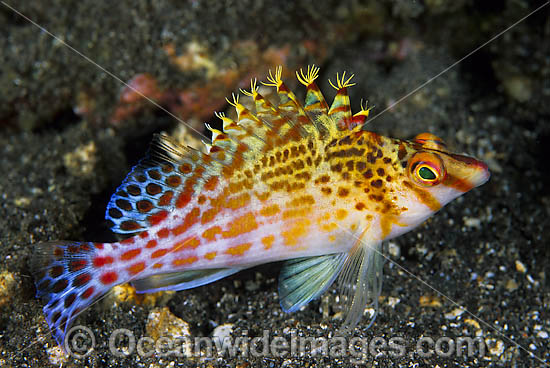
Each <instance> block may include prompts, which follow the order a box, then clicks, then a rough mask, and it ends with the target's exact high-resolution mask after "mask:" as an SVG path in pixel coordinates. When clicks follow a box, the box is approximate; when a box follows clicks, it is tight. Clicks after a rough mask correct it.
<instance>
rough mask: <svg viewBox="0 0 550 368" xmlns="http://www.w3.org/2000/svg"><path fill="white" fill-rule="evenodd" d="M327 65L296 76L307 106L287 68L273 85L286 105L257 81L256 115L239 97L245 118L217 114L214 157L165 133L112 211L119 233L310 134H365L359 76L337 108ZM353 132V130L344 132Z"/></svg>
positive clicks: (340, 88) (340, 90)
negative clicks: (324, 81)
mask: <svg viewBox="0 0 550 368" xmlns="http://www.w3.org/2000/svg"><path fill="white" fill-rule="evenodd" d="M318 74H319V68H317V67H315V66H313V65H312V66H310V67H308V69H307V72H306V73H305V74H304V72H303V71H300V73H299V74H298V73H296V75H297V78H298V80H299V81H300V83H302V84H304V85H305V86H306V87H307V93H306V101H305V107H302V105H301V104H300V102H298V100H297V98H296V96H295V95H294V93H293V92H292V91H290V90H289V89H288V88H287V87H286V85H285V84H284V83H283V81H282V79H281V76H282V68H281V67H278V68H277V69H276V70H275V73H273V72H272V71H270V72H269V75H268V78H267V79H268V82H262V83H263V84H264V85H266V86H272V87H276V88H277V94H278V96H279V99H280V104H279V105H278V106H274V105H272V104H271V103H270V102H269V101H268V100H267V99H265V98H264V97H263V96H262V95H261V94H260V93H259V92H258V88H257V83H256V81H255V80H252V81H251V84H250V87H251V90H250V92H247V91H243V90H241V92H242V93H243V94H245V95H247V96H249V97H252V99H253V101H254V105H255V110H256V111H255V113H253V112H251V111H249V110H248V109H247V108H246V107H245V106H244V105H243V104H241V103H240V102H239V97H238V95H233V98H232V100H228V102H229V104H230V105H232V106H233V107H234V108H235V110H236V111H237V121H234V120H232V119H230V118H229V117H226V116H225V115H224V114H223V113H216V116H217V117H218V118H220V119H221V120H222V125H223V128H222V130H217V129H213V128H212V127H210V126H209V125H207V128H208V129H209V130H210V131H211V132H212V142H211V143H205V145H206V148H207V153H202V152H200V151H198V150H196V149H193V148H191V147H183V146H181V145H179V144H178V143H177V142H175V141H173V140H172V139H170V138H169V137H166V136H160V135H157V136H155V138H154V139H153V142H152V143H151V147H150V150H149V152H148V155H147V156H146V157H145V158H144V159H143V160H141V161H140V162H139V164H138V165H136V166H135V167H134V168H133V169H132V171H131V172H130V174H128V176H127V177H126V179H125V180H124V181H123V183H122V184H121V185H120V187H119V188H118V189H117V191H116V192H115V194H114V195H113V196H112V197H111V200H110V202H109V204H108V206H107V213H106V218H107V219H108V220H111V221H112V222H113V223H114V225H113V227H112V229H113V231H115V232H117V233H122V234H134V233H137V232H141V231H144V230H146V229H147V228H148V227H149V226H151V225H154V224H156V223H158V222H159V221H161V220H162V219H163V218H165V217H167V216H168V213H169V211H172V210H173V209H175V208H182V207H184V206H186V205H187V204H188V203H189V202H190V201H191V200H192V199H193V198H194V194H195V193H198V192H200V191H202V190H207V191H208V190H214V188H215V187H216V185H217V183H218V181H219V180H220V179H219V177H220V176H221V177H222V178H226V179H228V178H230V177H231V176H232V175H233V174H234V173H235V172H236V171H238V170H245V169H247V168H251V167H253V165H254V164H255V163H256V162H257V160H258V158H259V157H260V155H265V154H266V152H268V151H269V150H270V149H272V148H273V147H278V146H280V145H284V144H286V143H288V142H292V141H298V140H301V139H304V138H306V137H313V138H314V139H323V140H325V139H327V137H326V135H329V137H330V136H332V137H338V136H341V135H342V134H343V133H342V131H347V130H352V129H360V128H361V127H360V126H362V124H364V123H365V120H366V118H367V117H368V115H369V111H370V108H369V109H367V108H366V106H365V107H363V105H362V104H361V111H359V112H358V113H356V114H355V115H353V116H352V114H351V109H350V103H349V97H348V93H347V88H348V87H351V86H353V85H354V84H353V83H351V79H352V78H353V75H352V76H351V77H349V78H347V79H346V74H345V73H343V74H342V77H340V76H339V75H338V74H337V75H336V85H335V84H333V83H332V82H331V81H330V80H329V82H330V84H331V85H332V86H333V87H334V88H335V89H337V94H336V97H335V98H334V101H333V103H332V105H331V106H330V109H329V108H328V105H327V103H326V101H325V98H324V97H323V94H322V93H321V91H320V90H319V88H318V87H317V86H316V84H315V82H314V81H315V79H316V78H317V77H318ZM344 134H346V133H344Z"/></svg>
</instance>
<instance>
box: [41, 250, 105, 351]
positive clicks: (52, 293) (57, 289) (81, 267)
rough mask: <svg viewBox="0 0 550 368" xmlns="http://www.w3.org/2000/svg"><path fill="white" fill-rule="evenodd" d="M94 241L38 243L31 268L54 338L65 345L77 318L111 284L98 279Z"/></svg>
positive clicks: (61, 344)
mask: <svg viewBox="0 0 550 368" xmlns="http://www.w3.org/2000/svg"><path fill="white" fill-rule="evenodd" d="M95 252H96V249H95V245H94V243H90V242H82V243H79V242H69V241H58V242H49V243H39V244H36V245H35V250H34V255H33V258H32V265H31V268H32V270H33V273H34V275H33V276H34V280H35V285H36V290H37V292H36V296H37V297H38V298H42V299H43V300H44V302H45V303H46V304H45V305H44V308H43V310H44V315H45V317H46V321H47V322H48V325H49V326H50V330H51V332H52V335H53V336H54V338H55V340H56V341H57V343H58V344H59V345H60V346H64V340H65V334H66V332H67V331H68V329H69V328H70V326H71V324H72V322H73V320H74V318H75V317H76V316H77V315H78V314H79V313H80V312H82V311H83V310H84V309H86V308H88V307H89V306H90V305H91V304H92V303H93V302H94V301H95V300H97V299H98V298H99V297H100V296H101V295H103V294H105V293H106V292H107V291H108V290H109V289H110V286H109V287H105V286H104V285H102V284H101V282H99V281H98V277H97V275H96V271H95V270H94V266H93V264H92V258H93V255H94V254H95Z"/></svg>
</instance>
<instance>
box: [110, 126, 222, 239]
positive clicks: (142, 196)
mask: <svg viewBox="0 0 550 368" xmlns="http://www.w3.org/2000/svg"><path fill="white" fill-rule="evenodd" d="M223 167H224V165H223V164H222V163H220V162H217V161H215V160H214V159H213V158H212V157H211V156H209V155H206V154H204V153H202V152H200V151H198V150H195V149H193V148H191V147H183V146H181V145H179V144H178V143H177V142H175V141H173V140H172V139H170V138H169V137H167V136H163V135H155V137H154V138H153V141H152V142H151V146H150V148H149V151H148V153H147V155H146V157H145V158H144V159H142V160H141V161H140V162H139V163H138V164H137V165H136V166H134V167H133V168H132V170H131V172H130V173H129V174H128V175H127V176H126V178H125V179H124V181H123V182H122V184H121V185H120V186H119V187H118V189H117V190H116V191H115V193H114V194H113V196H112V197H111V200H110V201H109V204H108V205H107V211H106V214H105V218H106V219H107V220H110V221H112V222H113V226H112V227H111V229H112V230H113V231H114V232H116V233H119V234H135V233H138V232H142V231H145V230H146V229H147V228H148V227H149V226H151V225H155V224H156V223H158V222H159V221H162V220H163V219H164V218H166V217H167V216H168V213H169V212H170V211H172V210H173V209H174V208H182V207H184V206H186V205H187V203H189V202H190V200H191V198H192V195H193V193H195V192H198V191H200V190H201V189H203V187H205V188H208V183H209V182H210V179H211V178H216V177H217V176H218V175H219V174H220V172H221V171H222V169H223Z"/></svg>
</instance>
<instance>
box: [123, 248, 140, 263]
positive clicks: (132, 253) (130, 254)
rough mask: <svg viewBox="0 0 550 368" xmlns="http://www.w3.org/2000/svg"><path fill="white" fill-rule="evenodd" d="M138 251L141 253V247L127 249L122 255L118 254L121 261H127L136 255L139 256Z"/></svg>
mask: <svg viewBox="0 0 550 368" xmlns="http://www.w3.org/2000/svg"><path fill="white" fill-rule="evenodd" d="M140 253H141V249H139V248H136V249H130V250H129V251H126V252H124V253H122V255H121V256H120V260H121V261H129V260H131V259H134V258H136V257H137V256H139V254H140Z"/></svg>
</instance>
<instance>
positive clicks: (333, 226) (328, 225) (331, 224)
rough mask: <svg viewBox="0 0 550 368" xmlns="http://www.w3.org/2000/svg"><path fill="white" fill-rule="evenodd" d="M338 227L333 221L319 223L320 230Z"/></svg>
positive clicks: (331, 229)
mask: <svg viewBox="0 0 550 368" xmlns="http://www.w3.org/2000/svg"><path fill="white" fill-rule="evenodd" d="M336 229H338V225H337V224H336V223H335V222H331V223H328V224H323V225H321V230H323V231H326V232H331V231H334V230H336Z"/></svg>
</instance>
